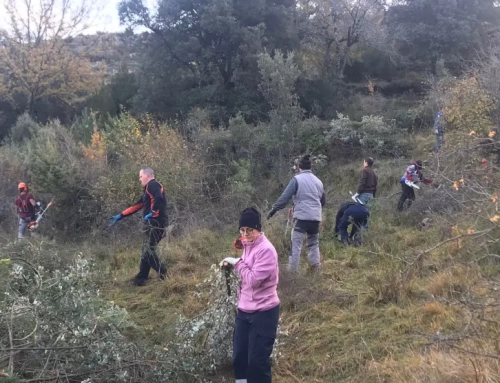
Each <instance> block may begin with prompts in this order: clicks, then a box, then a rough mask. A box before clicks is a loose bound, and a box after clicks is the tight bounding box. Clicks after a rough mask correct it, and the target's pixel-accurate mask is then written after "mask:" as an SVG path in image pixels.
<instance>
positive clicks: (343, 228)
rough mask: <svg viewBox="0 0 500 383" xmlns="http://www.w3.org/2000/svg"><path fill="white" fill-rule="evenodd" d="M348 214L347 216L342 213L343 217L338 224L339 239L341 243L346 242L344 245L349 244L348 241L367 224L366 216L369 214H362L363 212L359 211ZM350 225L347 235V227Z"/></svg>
mask: <svg viewBox="0 0 500 383" xmlns="http://www.w3.org/2000/svg"><path fill="white" fill-rule="evenodd" d="M349 213H350V214H348V213H347V212H346V213H344V215H343V216H342V218H341V219H340V223H339V226H338V227H339V231H340V238H341V239H342V242H346V243H349V239H351V240H352V239H353V238H354V236H355V235H356V234H357V233H358V231H359V230H360V229H361V228H362V227H364V226H366V224H367V223H368V216H369V214H368V213H366V212H364V211H360V212H356V211H355V212H349ZM351 223H352V229H351V233H350V234H348V233H347V229H348V228H349V225H350V224H351Z"/></svg>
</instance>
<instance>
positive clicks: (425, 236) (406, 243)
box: [104, 161, 500, 383]
mask: <svg viewBox="0 0 500 383" xmlns="http://www.w3.org/2000/svg"><path fill="white" fill-rule="evenodd" d="M406 162H407V161H406ZM406 162H405V161H387V162H381V163H378V168H379V176H380V179H381V187H380V192H379V198H377V201H376V202H375V204H374V206H373V208H372V218H371V220H370V229H369V232H368V234H367V235H366V237H365V240H364V246H363V247H359V248H353V247H344V246H343V245H341V244H340V243H338V242H337V241H336V240H334V238H333V220H334V216H335V213H336V209H337V207H338V205H339V203H340V202H342V201H343V200H346V199H347V198H348V197H349V194H348V190H349V189H351V190H353V188H354V187H355V184H356V181H357V177H358V174H359V173H358V171H359V169H358V166H357V164H355V165H349V166H344V167H340V168H338V169H336V170H335V172H334V173H332V175H331V178H328V179H326V180H325V185H327V190H328V197H329V198H328V206H327V208H326V209H325V220H324V225H323V231H322V233H321V254H322V259H323V268H322V272H321V274H320V275H311V274H309V273H308V270H307V265H306V264H307V262H306V258H305V250H303V252H304V258H303V259H302V264H301V268H302V269H301V274H300V276H299V277H291V276H290V275H288V274H287V273H286V263H287V257H288V252H289V234H288V233H287V234H286V235H285V220H286V218H285V215H286V213H285V212H280V213H279V214H278V215H277V216H275V217H274V218H273V219H272V220H271V221H265V222H264V229H263V230H264V231H265V232H266V235H268V237H269V238H270V240H271V241H272V242H273V244H274V245H275V247H276V248H277V250H278V253H279V255H280V260H281V264H282V266H281V269H282V276H281V280H280V285H279V295H280V298H281V301H282V315H281V322H280V326H281V330H282V332H283V334H284V335H283V336H281V338H280V348H279V352H280V358H279V359H278V363H277V365H276V366H275V367H274V370H273V373H274V378H275V381H276V382H283V383H288V382H366V383H368V382H436V383H437V382H450V383H451V382H499V381H500V367H499V364H498V363H499V357H498V355H499V353H500V350H499V347H500V345H499V344H498V340H499V339H500V336H499V335H500V322H499V321H498V314H499V311H500V310H499V304H500V301H499V298H500V295H499V291H500V278H499V276H500V263H499V262H498V259H490V258H489V259H481V254H480V252H479V251H478V249H476V248H474V247H473V246H472V245H469V243H468V242H467V241H466V240H463V241H462V240H456V241H448V242H445V243H444V244H442V245H441V246H438V247H436V248H435V249H434V250H432V251H427V250H429V249H432V248H433V247H434V246H435V245H436V244H438V243H440V242H443V241H447V239H448V238H451V236H452V235H453V233H452V232H451V230H450V226H449V225H448V223H447V222H444V221H442V220H440V219H439V217H436V216H432V215H429V216H428V218H430V219H431V221H429V223H428V224H427V225H425V226H422V225H421V224H420V222H421V221H422V219H423V218H425V217H426V215H425V214H424V213H417V212H418V204H416V205H415V206H414V207H412V209H411V210H410V211H408V212H405V213H403V214H401V215H399V214H397V213H396V212H395V206H396V203H397V199H398V197H399V195H398V194H397V192H398V183H397V181H398V179H399V176H400V173H402V169H404V167H405V165H406ZM417 198H419V199H421V200H424V199H427V198H432V190H427V189H426V190H422V191H421V192H419V195H418V197H417ZM235 235H236V229H235V228H231V229H230V230H228V231H227V232H224V233H221V232H217V233H216V232H210V231H208V230H204V229H198V230H193V231H192V232H191V234H190V235H189V236H187V237H185V238H182V239H180V240H173V241H169V242H168V243H167V242H165V243H163V244H162V247H161V253H162V256H163V257H165V258H166V259H167V260H168V261H167V262H168V263H169V278H168V280H167V281H165V282H160V281H159V280H158V279H157V277H156V275H154V273H153V274H152V279H151V281H150V283H149V284H148V285H147V286H145V287H143V288H136V287H132V286H128V284H127V281H128V279H130V278H131V277H133V275H134V273H135V272H136V269H137V267H138V259H139V247H140V246H139V245H137V248H123V249H120V248H116V249H114V250H113V252H114V255H113V257H114V261H113V264H114V265H115V266H114V267H112V268H111V269H110V273H111V274H110V275H111V280H112V283H109V284H107V285H106V287H105V289H104V296H105V297H106V298H107V299H109V300H112V301H114V302H115V303H117V304H118V305H120V306H122V307H125V308H126V309H127V310H128V312H129V313H130V315H131V317H132V319H133V320H134V321H135V322H136V323H137V324H138V325H139V328H140V329H141V335H144V336H145V337H146V338H147V339H148V341H149V342H151V344H154V345H158V346H164V345H166V344H167V342H168V340H169V338H170V337H171V332H170V329H171V328H172V325H173V324H174V323H175V321H176V318H178V315H179V314H182V315H185V316H188V317H191V316H195V315H197V314H198V313H200V312H202V311H203V310H204V309H205V307H206V298H207V297H206V296H204V295H203V294H193V291H194V290H198V289H199V286H200V285H202V284H203V280H204V278H205V276H206V275H207V273H208V272H209V269H210V266H211V265H212V264H214V263H217V262H218V261H220V260H221V259H222V258H223V257H224V256H227V255H230V254H231V252H232V250H231V243H232V240H233V239H234V238H235ZM304 247H305V246H304ZM224 376H226V377H227V374H221V377H220V380H221V381H223V380H224ZM228 381H229V380H228Z"/></svg>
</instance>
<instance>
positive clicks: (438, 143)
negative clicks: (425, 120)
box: [434, 134, 444, 153]
mask: <svg viewBox="0 0 500 383" xmlns="http://www.w3.org/2000/svg"><path fill="white" fill-rule="evenodd" d="M443 139H444V134H436V146H434V151H435V152H436V153H437V152H439V149H440V148H441V145H442V143H443Z"/></svg>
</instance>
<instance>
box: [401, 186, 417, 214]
mask: <svg viewBox="0 0 500 383" xmlns="http://www.w3.org/2000/svg"><path fill="white" fill-rule="evenodd" d="M401 191H402V193H401V197H400V198H399V202H398V211H403V206H404V204H405V202H406V200H408V207H410V206H411V204H412V203H413V201H415V191H414V190H413V188H412V187H411V186H408V185H407V184H405V183H404V182H401Z"/></svg>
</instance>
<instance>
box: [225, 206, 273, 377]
mask: <svg viewBox="0 0 500 383" xmlns="http://www.w3.org/2000/svg"><path fill="white" fill-rule="evenodd" d="M239 223H240V234H241V237H242V239H243V240H242V241H241V242H242V244H243V256H242V257H241V258H232V257H229V258H225V259H224V260H223V261H222V262H221V266H233V267H234V271H235V272H236V273H238V275H239V276H240V278H241V287H240V291H239V299H238V314H237V316H236V326H235V330H234V340H233V369H234V375H235V378H236V383H270V382H271V381H272V377H271V359H270V357H271V353H272V351H273V346H274V340H275V339H276V331H277V329H278V320H279V314H280V300H279V298H278V293H277V290H276V288H277V286H278V276H279V269H278V254H277V253H276V249H275V248H274V246H273V245H272V243H271V242H269V240H268V239H267V238H266V236H265V235H264V233H263V232H262V231H261V228H262V225H261V216H260V213H259V212H258V211H257V210H256V209H255V208H253V207H252V208H248V209H245V210H243V212H242V213H241V216H240V222H239Z"/></svg>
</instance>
